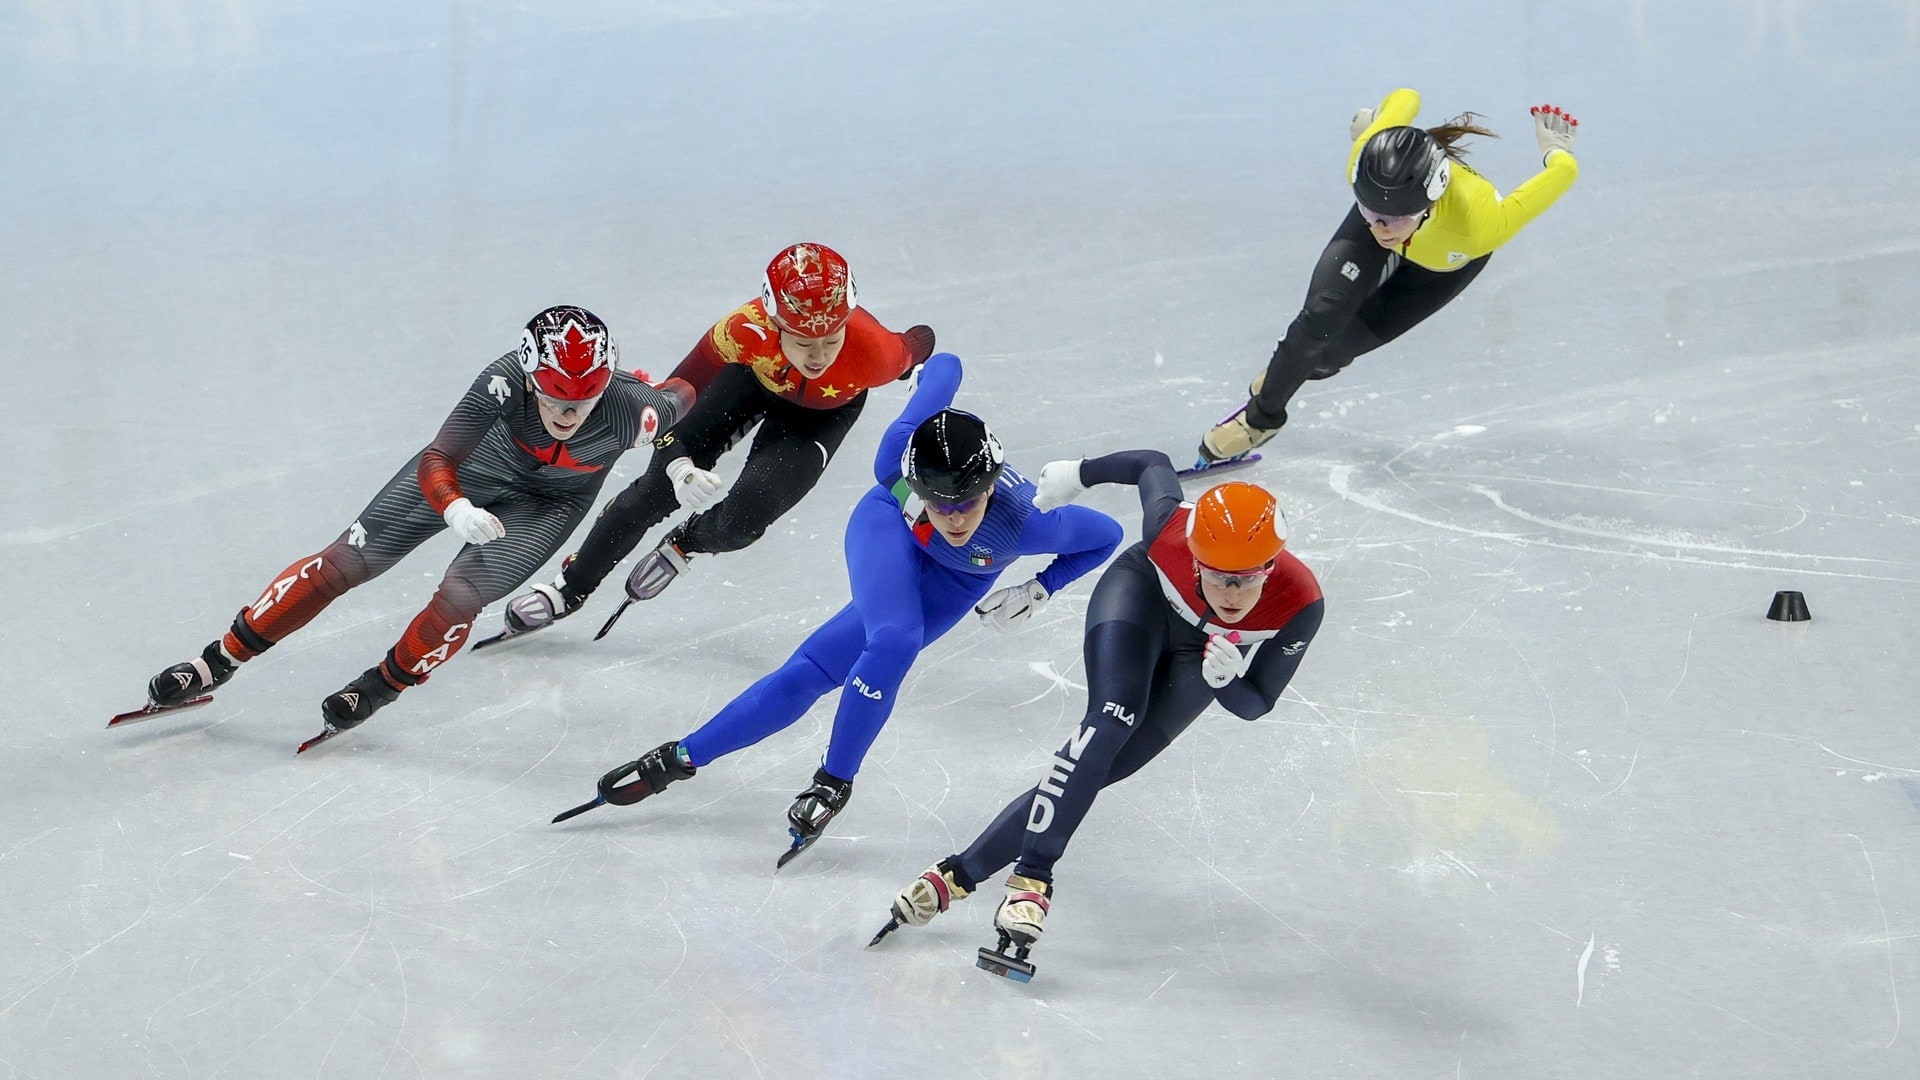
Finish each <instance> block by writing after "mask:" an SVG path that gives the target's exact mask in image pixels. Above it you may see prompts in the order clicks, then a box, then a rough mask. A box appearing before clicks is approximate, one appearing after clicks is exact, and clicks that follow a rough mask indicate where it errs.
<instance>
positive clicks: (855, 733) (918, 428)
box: [554, 353, 1121, 866]
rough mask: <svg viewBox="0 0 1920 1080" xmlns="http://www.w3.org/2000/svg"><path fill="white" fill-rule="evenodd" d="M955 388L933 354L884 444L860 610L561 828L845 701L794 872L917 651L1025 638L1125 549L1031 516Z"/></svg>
mask: <svg viewBox="0 0 1920 1080" xmlns="http://www.w3.org/2000/svg"><path fill="white" fill-rule="evenodd" d="M960 377H961V366H960V359H959V357H956V356H954V355H953V354H951V353H936V354H934V356H933V357H932V358H931V359H929V360H928V361H927V362H926V365H925V367H924V368H923V369H922V370H921V373H920V376H919V382H918V385H917V388H916V389H915V391H914V393H913V397H912V398H911V399H910V400H909V401H908V402H907V407H906V409H905V411H903V412H902V413H901V414H900V416H899V418H898V419H896V420H894V422H893V423H892V425H890V426H889V427H888V428H887V432H886V435H885V436H884V437H882V439H881V441H880V449H879V452H878V454H877V455H876V457H875V459H874V466H873V473H874V479H875V480H876V481H878V483H877V484H876V485H875V486H874V487H873V488H871V489H869V490H868V492H867V494H866V495H865V496H864V497H862V498H861V500H860V502H859V503H858V504H857V505H856V506H855V507H854V510H853V515H852V517H851V518H850V519H849V520H848V522H847V531H846V557H847V576H848V578H849V579H850V581H851V583H852V587H853V599H852V601H851V602H850V603H848V604H847V605H846V606H845V607H843V608H841V609H840V611H839V612H838V613H837V614H835V615H834V616H833V617H832V618H830V619H828V620H827V622H826V623H825V624H824V625H822V626H821V627H820V628H819V629H818V630H815V631H814V632H813V633H812V634H811V635H810V636H809V637H808V638H807V639H806V640H805V641H804V642H802V643H801V644H800V647H799V648H798V649H796V650H795V651H794V653H793V655H792V656H791V657H789V658H788V659H787V662H786V663H785V664H782V665H781V666H780V667H779V668H778V669H777V670H775V671H774V672H773V673H772V674H770V675H768V676H766V677H765V678H763V679H761V680H760V681H759V682H756V683H754V684H753V685H752V686H750V687H748V688H747V689H746V691H745V692H743V693H742V694H741V695H740V696H739V697H737V698H735V699H733V701H732V702H730V703H728V705H727V706H726V707H725V708H723V709H721V710H720V712H719V713H718V715H716V716H714V717H713V719H711V720H709V721H707V722H706V723H705V724H703V725H701V727H700V728H699V729H698V730H696V731H694V732H693V733H692V734H689V735H687V736H686V737H684V738H681V739H676V740H674V741H672V742H668V743H664V744H662V745H661V746H658V747H656V748H654V749H653V750H650V751H648V752H647V753H646V754H645V755H643V756H641V757H640V758H639V759H638V760H636V761H633V762H629V763H628V764H626V765H623V766H621V767H620V768H618V769H615V770H614V771H613V772H610V773H608V774H607V775H606V776H604V777H602V778H601V780H600V785H599V792H598V794H597V796H596V797H595V798H594V800H593V801H591V802H589V803H586V804H584V805H583V806H579V807H576V808H574V809H573V810H570V811H567V812H566V813H564V814H561V815H559V816H558V817H556V818H555V819H554V820H555V821H563V820H565V819H567V818H569V817H572V816H573V815H574V814H577V813H583V812H585V811H586V810H589V809H592V808H593V807H596V806H600V805H602V804H604V803H609V802H611V803H614V804H615V805H626V804H629V803H634V802H638V801H639V800H641V799H644V798H646V797H648V796H650V795H653V794H656V793H658V792H659V791H660V790H661V789H662V788H664V787H666V786H667V785H668V784H672V783H674V782H676V781H680V780H685V779H687V778H689V777H691V776H693V775H694V773H695V771H696V770H697V769H701V768H705V767H706V766H708V765H710V764H711V763H713V762H714V761H715V760H717V759H719V758H721V757H724V756H725V755H727V754H731V753H733V752H734V751H736V750H741V749H744V748H746V747H748V746H752V745H753V744H755V743H757V742H759V741H760V740H762V739H765V738H766V737H768V736H769V735H772V734H773V733H775V732H777V731H781V730H784V729H785V728H787V727H789V726H791V725H792V724H793V723H794V722H795V721H797V720H799V719H800V717H801V716H803V715H805V713H806V712H807V710H808V709H809V708H811V707H812V706H813V703H814V702H815V701H817V700H819V699H820V698H821V697H822V696H824V695H825V694H826V693H827V692H829V691H831V690H836V689H837V690H839V691H840V700H839V705H838V707H837V709H836V711H835V713H834V718H833V734H832V737H831V740H830V741H829V743H828V745H827V753H826V759H825V761H824V762H823V763H822V764H821V767H820V769H819V770H818V771H816V772H815V773H814V774H813V782H812V784H810V785H809V786H808V787H807V789H806V790H804V791H802V792H801V793H800V794H799V795H798V796H797V797H796V798H795V799H794V801H793V805H792V807H791V808H790V809H789V810H788V811H787V822H788V826H789V831H790V833H791V835H792V841H793V842H792V845H791V846H790V847H789V848H788V850H787V851H786V853H785V854H783V855H782V856H781V858H780V865H782V866H784V865H786V863H787V861H788V860H790V859H791V858H792V857H793V856H794V855H796V854H798V853H799V852H801V851H803V850H805V849H806V848H807V847H808V846H810V845H811V844H812V843H813V842H814V841H815V840H817V839H818V838H819V836H820V834H821V832H822V830H824V829H825V828H826V827H827V824H828V822H830V821H832V820H833V818H834V815H836V814H838V813H839V812H840V811H842V810H844V809H845V808H846V806H847V801H848V799H849V798H851V797H852V794H853V780H854V776H855V775H856V774H857V773H858V772H859V770H860V763H861V761H862V760H863V759H864V758H865V757H866V754H867V750H868V748H869V747H871V746H872V745H873V742H874V740H875V739H876V738H877V737H878V736H879V734H880V729H881V726H882V725H884V724H885V723H886V721H887V718H888V716H889V715H891V714H892V712H893V707H894V700H895V698H896V697H897V696H898V694H899V692H900V685H901V683H902V682H903V681H904V680H905V678H906V675H907V672H908V670H909V669H911V668H912V666H913V663H914V661H915V660H916V659H918V657H919V655H920V653H921V650H923V649H925V648H926V647H927V646H929V645H931V644H933V643H934V642H935V641H937V640H939V638H940V637H941V635H943V634H945V633H946V632H947V631H948V630H951V629H952V628H953V627H954V625H955V624H956V623H958V622H959V621H960V619H961V618H962V617H963V616H965V615H966V614H967V613H968V612H969V611H972V612H974V613H975V614H976V615H978V616H979V617H980V618H981V619H982V620H983V621H985V622H987V623H989V624H992V625H994V626H996V627H999V628H1002V629H1014V628H1017V627H1020V626H1022V625H1024V624H1025V623H1026V622H1027V620H1029V619H1030V618H1032V616H1033V614H1034V613H1035V612H1037V611H1039V610H1040V609H1041V607H1042V606H1044V605H1045V604H1046V603H1047V601H1048V600H1049V599H1050V598H1051V597H1053V596H1054V595H1055V594H1057V593H1058V592H1059V591H1060V590H1061V589H1064V588H1066V587H1067V585H1068V584H1070V583H1071V582H1073V581H1074V580H1076V579H1077V578H1079V577H1081V576H1082V575H1084V574H1086V573H1088V572H1089V571H1091V570H1093V569H1094V568H1095V567H1097V566H1099V565H1100V564H1101V563H1103V562H1105V561H1106V559H1107V556H1109V555H1111V554H1112V553H1113V550H1114V548H1116V547H1118V546H1119V543H1120V537H1121V529H1120V525H1119V523H1118V522H1116V521H1114V520H1113V519H1112V518H1110V517H1108V516H1107V515H1105V514H1102V513H1100V512H1098V511H1095V510H1090V509H1087V508H1086V507H1080V506H1062V507H1060V508H1059V509H1057V510H1054V511H1052V512H1049V513H1043V512H1039V511H1038V510H1036V509H1035V507H1034V502H1033V499H1034V487H1033V484H1032V482H1031V481H1029V480H1027V479H1026V478H1025V477H1023V476H1021V475H1020V474H1019V473H1018V472H1015V471H1014V470H1013V469H1012V468H1010V467H1008V466H1007V465H1006V462H1005V456H1004V454H1003V453H1002V451H1001V448H1000V443H999V440H997V439H995V438H994V436H993V433H992V432H990V431H988V430H987V426H986V424H985V423H983V422H982V421H981V420H980V418H979V417H977V416H974V415H973V414H971V413H967V412H962V411H960V410H958V409H953V408H950V407H949V406H950V405H951V404H952V402H953V397H954V394H955V393H956V392H958V390H959V389H960ZM1040 554H1053V555H1055V556H1057V557H1056V558H1055V559H1054V560H1053V561H1052V562H1051V563H1049V564H1048V565H1047V566H1046V568H1045V569H1043V570H1041V571H1040V572H1039V574H1037V575H1035V576H1034V577H1033V578H1031V579H1029V580H1027V581H1023V582H1021V583H1019V584H1017V585H1007V586H1003V587H1001V588H998V589H996V588H994V583H995V581H996V580H997V579H998V578H999V576H1000V572H1001V571H1002V570H1003V569H1005V567H1006V566H1007V564H1009V563H1011V562H1013V561H1014V560H1015V559H1016V558H1019V557H1020V556H1022V555H1040ZM629 778H631V779H629Z"/></svg>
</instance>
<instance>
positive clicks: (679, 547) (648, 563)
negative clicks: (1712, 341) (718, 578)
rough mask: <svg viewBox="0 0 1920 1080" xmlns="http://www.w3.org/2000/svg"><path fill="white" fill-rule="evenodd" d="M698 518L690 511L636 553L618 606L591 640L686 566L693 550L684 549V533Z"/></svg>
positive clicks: (662, 588)
mask: <svg viewBox="0 0 1920 1080" xmlns="http://www.w3.org/2000/svg"><path fill="white" fill-rule="evenodd" d="M699 520H700V515H699V514H694V515H693V516H691V517H689V518H687V520H685V521H683V522H681V523H680V524H678V525H675V526H674V527H673V531H671V532H669V533H667V535H666V536H665V537H663V538H662V539H661V541H660V546H658V547H656V548H654V549H653V550H652V551H649V552H647V553H646V554H645V555H643V556H641V557H640V561H639V562H638V563H636V564H634V567H633V573H631V574H628V575H627V596H626V599H624V600H622V601H620V606H619V607H618V608H615V609H614V612H613V614H612V615H611V616H609V617H608V618H607V624H606V625H605V626H602V627H601V628H600V632H599V633H597V634H595V635H593V640H595V641H599V640H600V639H601V638H603V637H606V636H607V631H609V630H611V629H613V624H614V623H617V622H619V621H620V616H622V615H624V614H626V611H627V608H628V607H629V606H631V605H632V604H633V602H634V601H635V600H651V599H653V598H654V597H656V596H659V595H660V594H661V593H663V592H666V591H667V586H669V585H671V584H673V579H674V578H677V577H679V576H680V575H681V573H682V572H684V571H685V570H686V568H687V563H688V562H689V561H691V560H692V558H693V553H692V552H690V551H688V550H686V537H687V533H688V532H690V531H692V529H693V523H694V522H696V521H699Z"/></svg>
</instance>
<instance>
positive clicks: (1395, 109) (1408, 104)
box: [1347, 87, 1420, 183]
mask: <svg viewBox="0 0 1920 1080" xmlns="http://www.w3.org/2000/svg"><path fill="white" fill-rule="evenodd" d="M1419 115H1420V92H1419V91H1418V90H1409V89H1407V88H1406V87H1401V88H1400V89H1398V90H1395V91H1394V92H1393V93H1391V94H1388V95H1387V96H1386V97H1384V98H1382V99H1381V101H1380V107H1379V108H1377V109H1375V110H1373V123H1371V124H1368V125H1367V126H1366V128H1365V129H1364V130H1362V131H1361V132H1360V137H1359V138H1357V139H1355V140H1353V149H1352V150H1351V151H1349V152H1348V153H1347V182H1348V183H1352V182H1353V163H1354V162H1356V161H1359V160H1360V151H1362V150H1364V149H1366V146H1367V140H1369V139H1371V138H1373V137H1374V136H1375V135H1378V134H1379V133H1380V132H1382V131H1385V130H1386V129H1387V128H1390V127H1405V126H1407V125H1408V124H1411V123H1413V118H1414V117H1416V116H1419Z"/></svg>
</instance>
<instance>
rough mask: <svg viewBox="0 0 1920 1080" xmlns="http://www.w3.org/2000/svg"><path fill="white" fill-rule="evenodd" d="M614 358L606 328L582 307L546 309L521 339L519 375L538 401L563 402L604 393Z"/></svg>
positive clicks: (567, 306) (566, 306)
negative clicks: (538, 395) (542, 398)
mask: <svg viewBox="0 0 1920 1080" xmlns="http://www.w3.org/2000/svg"><path fill="white" fill-rule="evenodd" d="M614 353H615V350H614V347H613V335H612V334H611V333H609V332H608V330H607V324H606V323H603V322H601V321H600V316H598V315H595V314H594V313H593V312H591V311H588V310H587V309H586V308H583V307H573V306H571V305H565V304H563V305H561V306H559V307H550V308H548V309H547V310H545V311H543V312H541V313H540V314H538V315H535V316H534V317H533V319H532V320H531V321H529V322H528V323H527V329H526V331H525V332H524V333H522V334H521V335H520V367H521V369H522V370H524V371H525V372H526V373H527V374H528V375H529V376H531V377H532V378H533V385H534V388H535V389H536V390H538V391H539V392H540V393H541V394H542V395H544V396H546V397H550V398H558V399H559V400H561V401H585V400H587V399H588V398H596V397H599V396H600V395H601V394H602V393H604V392H605V391H606V389H607V384H608V383H610V382H612V381H613V365H614V360H615V359H616V357H615V355H614Z"/></svg>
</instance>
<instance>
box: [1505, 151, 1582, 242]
mask: <svg viewBox="0 0 1920 1080" xmlns="http://www.w3.org/2000/svg"><path fill="white" fill-rule="evenodd" d="M1579 177H1580V162H1579V161H1577V160H1575V159H1574V156H1573V153H1572V151H1569V150H1555V151H1554V152H1552V153H1550V154H1548V155H1547V164H1546V167H1545V168H1543V169H1541V170H1540V171H1539V172H1537V173H1535V174H1533V176H1532V177H1530V178H1529V179H1528V180H1527V182H1526V183H1524V184H1521V185H1520V186H1519V187H1517V188H1514V189H1513V190H1512V191H1511V192H1509V193H1508V194H1507V197H1506V198H1504V199H1501V200H1500V214H1499V217H1498V218H1497V219H1496V221H1495V222H1494V225H1493V235H1492V236H1490V237H1488V238H1487V239H1488V248H1489V250H1491V249H1492V248H1494V247H1498V246H1499V245H1501V244H1504V243H1506V242H1507V241H1509V240H1511V239H1513V238H1514V236H1515V235H1517V234H1518V233H1519V232H1520V230H1521V229H1523V228H1525V227H1526V226H1527V223H1528V222H1530V221H1532V220H1533V219H1534V218H1537V217H1539V216H1540V215H1541V214H1543V213H1545V212H1546V209H1547V207H1549V206H1552V205H1553V204H1554V203H1555V202H1556V201H1557V200H1558V199H1559V198H1560V196H1562V195H1565V194H1566V193H1567V189H1569V188H1571V187H1573V182H1574V181H1575V180H1577V179H1579Z"/></svg>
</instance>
